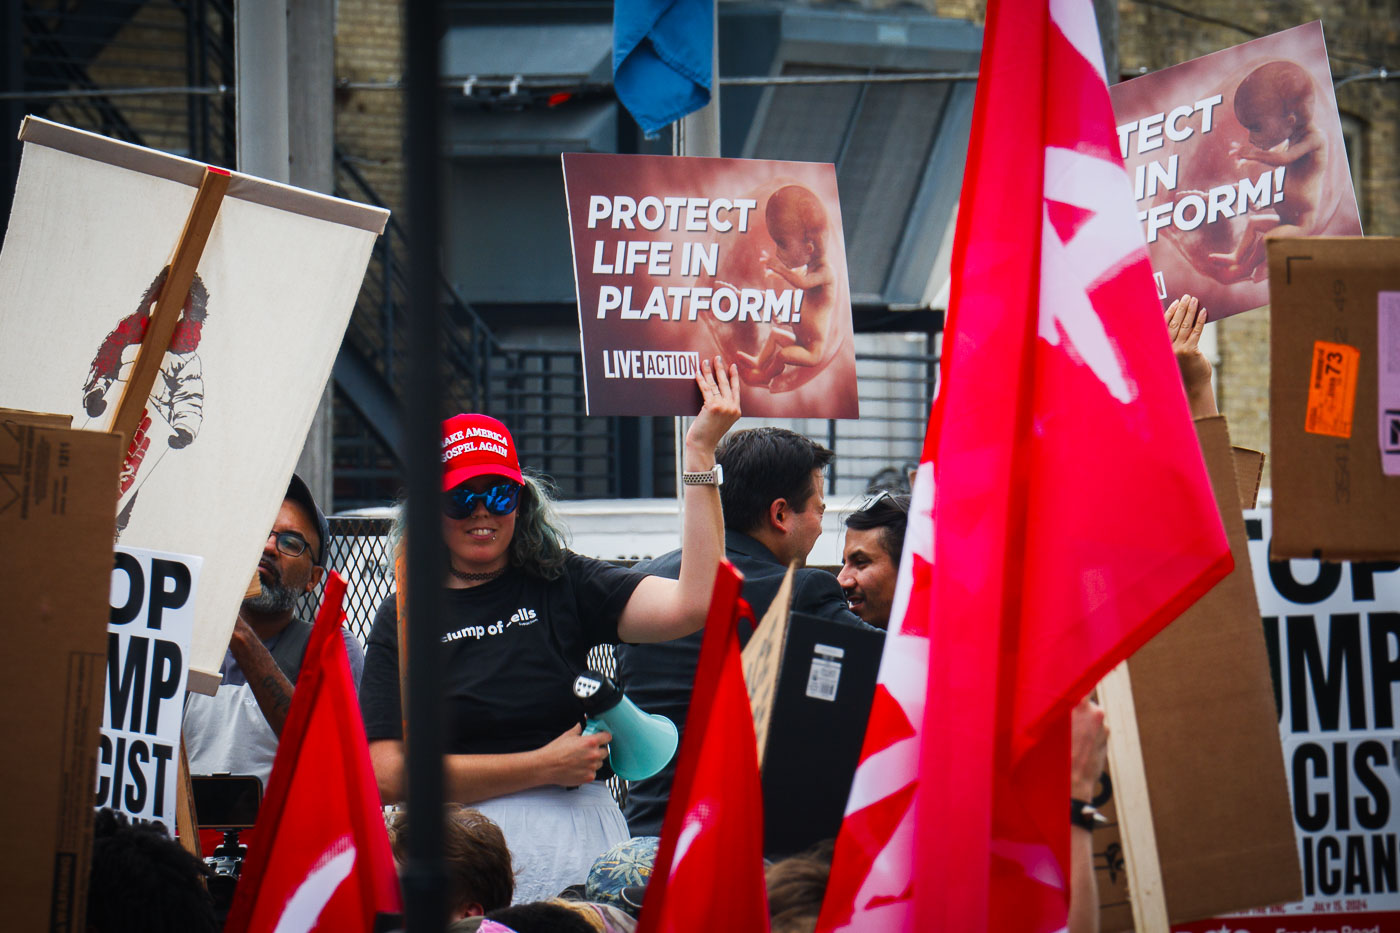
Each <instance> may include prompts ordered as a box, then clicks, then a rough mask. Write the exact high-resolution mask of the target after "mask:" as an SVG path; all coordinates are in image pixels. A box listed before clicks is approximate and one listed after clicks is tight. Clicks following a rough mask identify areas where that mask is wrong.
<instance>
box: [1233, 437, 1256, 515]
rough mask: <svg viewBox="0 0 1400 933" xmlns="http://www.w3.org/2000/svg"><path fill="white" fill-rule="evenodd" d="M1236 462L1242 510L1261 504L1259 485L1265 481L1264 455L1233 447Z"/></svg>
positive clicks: (1244, 448)
mask: <svg viewBox="0 0 1400 933" xmlns="http://www.w3.org/2000/svg"><path fill="white" fill-rule="evenodd" d="M1230 453H1231V454H1232V455H1233V457H1234V461H1235V482H1236V484H1238V485H1239V487H1240V508H1242V509H1252V508H1254V507H1255V506H1256V505H1258V504H1259V483H1260V482H1261V481H1262V480H1263V479H1264V455H1263V454H1262V453H1261V452H1259V451H1257V450H1250V449H1249V448H1248V447H1231V448H1230Z"/></svg>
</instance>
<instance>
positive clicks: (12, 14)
mask: <svg viewBox="0 0 1400 933" xmlns="http://www.w3.org/2000/svg"><path fill="white" fill-rule="evenodd" d="M0 56H3V59H2V60H3V61H4V65H3V66H0V67H3V68H4V72H5V76H4V78H3V79H2V80H0V90H4V91H6V92H7V93H10V94H18V93H20V92H21V91H23V90H24V89H25V87H24V18H23V10H22V7H21V5H20V4H18V3H6V4H4V9H3V11H2V12H0ZM28 103H29V101H25V100H19V99H18V98H13V97H12V98H7V99H6V100H5V101H4V102H3V103H0V243H3V242H4V240H5V228H6V226H8V224H7V220H8V218H9V216H10V201H11V200H12V199H13V197H14V193H15V183H16V182H17V181H18V180H19V159H20V149H21V146H20V141H19V139H18V138H17V137H18V134H19V125H20V123H21V122H22V121H23V119H24V110H25V105H26V104H28Z"/></svg>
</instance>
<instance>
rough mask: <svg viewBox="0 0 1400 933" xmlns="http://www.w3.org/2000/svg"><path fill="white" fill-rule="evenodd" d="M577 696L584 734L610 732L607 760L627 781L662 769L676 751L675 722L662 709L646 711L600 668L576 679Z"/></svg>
mask: <svg viewBox="0 0 1400 933" xmlns="http://www.w3.org/2000/svg"><path fill="white" fill-rule="evenodd" d="M574 696H576V697H578V698H579V700H580V701H581V702H582V703H583V711H584V712H585V713H587V714H588V722H587V723H586V724H585V725H584V727H583V734H584V735H590V734H592V733H594V732H611V733H612V742H611V744H610V745H609V746H608V764H610V765H611V766H612V769H613V773H614V774H616V775H617V776H618V777H620V778H624V779H626V780H628V781H640V780H642V779H643V778H649V777H651V776H652V775H653V774H656V773H657V772H659V771H660V770H661V769H662V768H664V767H666V765H667V763H668V762H670V760H671V756H672V755H674V754H675V753H676V744H677V742H678V741H679V738H678V733H677V732H676V724H675V723H673V722H671V720H669V719H667V718H666V717H665V716H662V715H660V714H659V713H644V712H642V710H640V709H639V708H638V707H637V704H636V703H633V702H632V701H631V700H629V699H627V694H625V693H623V692H622V691H621V690H619V689H618V688H617V684H615V683H613V682H612V681H611V680H609V679H608V678H607V677H605V676H604V675H602V674H600V673H598V672H597V671H589V672H588V673H586V674H580V675H578V677H576V678H575V679H574Z"/></svg>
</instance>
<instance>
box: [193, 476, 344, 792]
mask: <svg viewBox="0 0 1400 933" xmlns="http://www.w3.org/2000/svg"><path fill="white" fill-rule="evenodd" d="M329 538H330V524H329V523H328V522H327V521H326V516H325V513H323V512H322V511H321V508H320V506H318V505H317V504H316V500H315V499H314V498H313V497H312V495H311V490H310V489H309V488H307V485H306V483H305V482H304V481H303V480H302V478H301V477H300V476H297V475H295V474H293V475H292V481H291V483H290V484H289V485H288V487H287V495H286V497H285V498H284V499H283V500H282V507H281V508H280V509H279V510H278V512H277V519H276V520H275V521H274V522H273V523H272V529H271V531H269V532H268V535H267V541H266V542H265V543H264V544H263V551H262V559H261V560H259V561H258V580H259V582H260V583H261V584H262V592H261V593H259V594H258V595H257V596H250V597H248V598H247V599H245V600H243V604H242V606H240V607H239V610H238V622H237V623H236V624H235V625H234V628H233V637H232V638H230V639H229V647H228V651H227V652H225V654H224V663H223V666H222V667H221V668H220V673H221V674H222V675H223V680H222V681H221V682H220V684H219V690H218V692H217V693H216V694H215V695H214V696H212V697H211V696H204V695H202V694H195V693H192V694H189V696H188V699H187V700H186V703H185V747H186V750H187V751H188V753H189V756H190V773H191V774H222V773H225V772H227V773H229V774H253V775H256V776H257V777H258V778H260V779H261V780H262V782H263V785H264V787H265V786H266V785H267V778H268V775H269V774H270V773H271V772H272V759H273V756H274V755H276V753H277V739H278V736H280V735H281V734H282V726H283V725H284V724H285V723H286V721H287V712H288V710H290V709H291V707H292V691H293V689H294V685H295V684H296V680H297V674H298V673H299V672H300V670H301V662H302V658H303V657H304V656H305V655H306V644H307V642H308V641H309V640H310V638H311V623H310V622H308V621H306V620H304V619H299V618H297V616H296V607H297V603H298V602H299V601H300V599H301V597H302V596H303V595H304V594H306V593H310V592H311V591H312V590H314V589H315V588H316V586H317V585H318V584H319V583H320V582H321V576H322V575H323V574H324V573H325V563H326V546H327V544H328V539H329ZM341 635H342V636H343V637H344V639H345V648H346V650H347V652H348V653H349V655H350V672H351V674H352V675H353V676H354V678H355V683H356V684H358V683H359V681H360V672H361V670H362V669H363V668H364V663H365V659H364V652H363V651H361V650H360V644H359V642H357V641H356V640H355V638H354V636H352V635H351V634H350V633H349V632H348V631H345V630H344V629H342V630H341Z"/></svg>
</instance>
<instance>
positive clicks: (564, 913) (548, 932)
mask: <svg viewBox="0 0 1400 933" xmlns="http://www.w3.org/2000/svg"><path fill="white" fill-rule="evenodd" d="M486 916H487V918H488V919H490V920H495V921H497V922H499V923H504V924H505V925H506V926H508V927H510V928H511V929H512V930H514V931H516V933H595V928H594V926H593V924H592V923H590V922H589V921H588V919H587V918H586V917H585V916H584V915H583V914H581V913H578V912H577V911H575V910H574V909H573V908H571V907H569V906H568V905H566V904H563V903H560V902H559V901H553V900H550V901H535V902H534V903H530V904H513V905H511V906H510V907H502V908H501V909H500V910H493V911H491V912H490V913H488V914H487V915H486Z"/></svg>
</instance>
